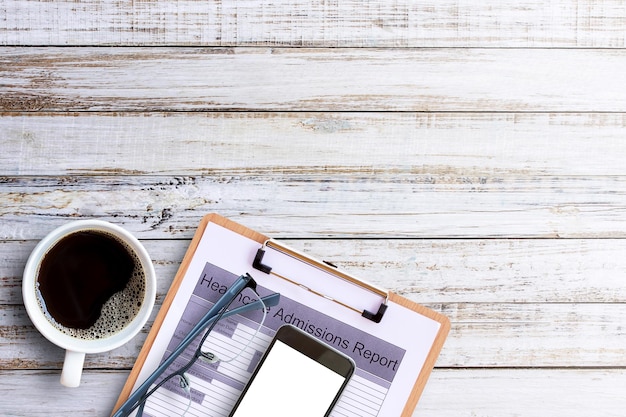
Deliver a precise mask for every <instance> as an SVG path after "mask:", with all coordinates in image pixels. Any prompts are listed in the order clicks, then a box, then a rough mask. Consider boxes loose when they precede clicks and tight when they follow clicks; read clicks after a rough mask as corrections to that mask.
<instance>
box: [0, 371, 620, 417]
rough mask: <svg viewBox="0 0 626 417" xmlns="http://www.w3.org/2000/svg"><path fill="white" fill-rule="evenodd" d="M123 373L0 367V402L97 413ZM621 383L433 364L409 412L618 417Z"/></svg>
mask: <svg viewBox="0 0 626 417" xmlns="http://www.w3.org/2000/svg"><path fill="white" fill-rule="evenodd" d="M127 374H128V373H127V372H125V371H106V370H105V371H97V372H95V371H86V372H85V373H84V375H83V381H82V384H81V386H80V387H79V388H77V389H67V388H64V387H62V386H61V385H60V384H59V375H58V373H57V372H56V371H19V372H17V371H0V392H3V393H4V394H5V395H2V396H0V409H2V410H3V413H4V415H6V416H15V417H25V416H28V417H32V416H46V417H47V416H52V415H54V416H67V415H72V416H85V417H102V416H105V415H108V414H109V413H110V411H111V409H112V407H113V404H114V403H115V400H116V399H117V396H118V394H119V392H120V391H121V389H122V385H123V383H124V381H125V379H126V377H127ZM624 384H626V371H624V370H623V369H616V370H576V369H573V370H569V369H568V370H560V369H539V370H525V369H511V370H507V371H506V372H503V371H501V370H489V369H487V370H483V369H461V370H441V369H435V371H434V372H433V374H432V376H431V377H430V379H429V381H428V383H427V384H426V389H425V391H424V393H423V395H422V398H421V400H420V402H419V404H418V405H417V408H416V410H415V412H414V413H413V417H426V416H429V417H491V416H501V417H534V416H541V415H545V414H546V413H550V412H565V411H567V415H568V416H570V417H588V416H591V415H593V416H603V417H622V416H623V411H624V409H625V408H626V396H624V395H623V387H624ZM24 393H33V394H32V395H29V396H28V397H26V396H25V394H24ZM35 393H41V395H38V396H35ZM44 393H45V394H44ZM13 398H25V400H24V401H21V402H19V403H18V402H16V401H13V400H12V399H13ZM26 398H28V399H26ZM35 398H36V399H37V400H35Z"/></svg>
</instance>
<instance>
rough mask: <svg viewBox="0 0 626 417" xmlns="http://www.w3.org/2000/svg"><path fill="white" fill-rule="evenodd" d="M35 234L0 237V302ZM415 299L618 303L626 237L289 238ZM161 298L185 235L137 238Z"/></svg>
mask: <svg viewBox="0 0 626 417" xmlns="http://www.w3.org/2000/svg"><path fill="white" fill-rule="evenodd" d="M36 243H37V242H36V241H24V242H22V241H10V242H0V304H11V305H21V304H22V296H21V284H22V282H21V281H22V273H23V269H24V265H25V263H26V259H27V257H28V255H29V254H30V252H31V251H32V249H33V248H34V246H35V244H36ZM287 243H288V244H289V245H290V246H292V247H294V248H296V249H299V250H301V251H303V252H305V253H308V254H310V255H311V256H314V257H316V258H318V259H325V260H328V261H330V262H331V263H333V264H335V265H337V266H339V267H341V268H342V269H344V270H346V271H347V272H350V273H351V274H353V275H355V276H358V277H360V278H362V279H365V280H367V281H369V282H372V283H375V284H377V285H379V286H381V287H383V288H387V289H389V290H392V291H394V292H396V293H399V294H401V295H403V296H405V297H407V298H409V299H411V300H413V301H415V302H418V303H422V304H423V303H444V304H447V303H500V302H503V303H624V302H626V286H625V285H624V279H623V273H624V271H626V257H624V256H623V254H624V253H626V240H624V239H560V240H557V239H528V240H512V239H507V240H494V239H487V240H482V239H479V240H474V239H470V240H452V239H443V240H412V239H400V240H382V239H374V240H355V239H348V240H329V239H320V240H317V239H314V240H289V241H287ZM143 244H144V245H145V247H146V248H147V250H148V252H149V253H150V255H151V257H152V260H153V263H154V266H155V269H156V273H157V277H158V278H159V279H158V282H159V286H158V290H157V299H158V301H160V300H162V298H163V296H164V294H165V292H166V291H167V289H168V288H169V285H170V283H171V280H172V278H173V277H174V275H175V274H176V271H177V270H178V267H179V265H180V261H181V259H182V258H183V255H184V253H185V251H186V249H187V246H188V245H189V241H188V240H169V239H168V240H144V241H143Z"/></svg>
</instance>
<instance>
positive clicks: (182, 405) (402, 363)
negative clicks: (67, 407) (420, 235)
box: [135, 223, 441, 417]
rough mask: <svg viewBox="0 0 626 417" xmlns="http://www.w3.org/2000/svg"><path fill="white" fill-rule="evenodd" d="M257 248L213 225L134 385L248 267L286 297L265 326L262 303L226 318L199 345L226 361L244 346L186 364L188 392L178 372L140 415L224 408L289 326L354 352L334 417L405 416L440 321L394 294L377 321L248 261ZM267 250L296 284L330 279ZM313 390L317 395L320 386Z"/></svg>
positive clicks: (370, 303)
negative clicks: (211, 360)
mask: <svg viewBox="0 0 626 417" xmlns="http://www.w3.org/2000/svg"><path fill="white" fill-rule="evenodd" d="M259 246H260V245H259V243H258V242H256V241H254V240H250V239H248V238H246V237H244V236H242V235H240V234H238V233H235V232H233V231H230V230H228V229H226V228H223V227H221V226H219V225H216V224H214V223H209V224H208V225H207V227H206V229H205V231H204V234H203V236H202V238H201V240H200V242H199V245H198V247H197V249H196V251H195V255H194V257H193V259H192V261H191V263H190V264H189V266H188V268H187V271H186V273H185V277H184V278H183V281H182V284H181V287H180V288H179V290H178V292H177V294H176V298H175V299H174V301H173V302H172V305H171V307H170V310H169V311H168V314H167V316H166V318H165V321H164V322H163V324H162V326H161V328H160V330H159V333H158V335H157V336H156V339H155V341H154V343H153V345H152V349H151V350H150V352H149V354H148V357H147V359H146V361H145V362H144V365H143V367H142V369H141V371H140V373H139V377H138V379H137V382H136V384H135V389H136V388H137V387H138V386H139V385H140V384H141V383H142V382H143V381H144V380H145V379H146V378H147V377H148V375H150V373H152V371H153V370H154V369H156V368H157V367H158V365H159V364H160V363H161V362H162V361H163V360H164V359H165V358H167V357H168V355H169V354H170V352H171V351H172V350H173V349H174V348H175V347H176V346H177V345H178V344H179V343H180V341H181V340H182V338H183V337H184V336H185V335H186V334H188V333H189V331H190V330H191V328H192V327H193V326H194V325H195V324H196V323H197V322H198V321H199V319H200V317H202V316H203V315H204V314H205V313H206V312H207V311H208V310H209V308H210V307H211V306H212V305H213V304H214V303H215V302H216V301H217V300H218V299H219V298H220V296H221V295H222V294H223V292H224V291H225V289H226V288H227V287H229V286H230V285H231V284H232V283H233V282H234V281H235V280H236V279H237V277H238V276H240V275H242V274H245V273H249V274H250V275H252V276H253V278H254V279H255V280H256V281H257V283H258V285H259V287H258V288H257V290H258V292H259V293H260V295H261V296H265V295H269V294H271V293H274V292H278V293H280V295H281V298H280V302H279V304H278V305H277V306H274V307H271V308H270V310H269V312H268V313H267V316H266V319H265V321H264V322H263V325H262V326H260V323H261V319H262V313H261V311H260V310H258V311H253V312H250V313H246V314H244V315H234V316H231V317H228V318H226V319H222V320H220V321H219V322H218V324H217V325H216V327H215V329H214V330H213V331H212V332H211V335H210V337H209V338H208V339H207V341H206V342H205V343H204V344H203V350H211V351H212V352H214V353H216V354H217V355H218V356H219V357H221V358H225V359H229V358H232V357H234V356H236V355H237V353H239V352H241V354H240V355H238V356H237V357H236V359H234V360H232V361H230V362H225V361H222V362H217V363H214V364H209V363H205V362H202V361H196V363H194V365H193V366H192V367H191V369H190V370H189V372H188V377H189V380H190V386H191V390H190V391H189V392H186V391H184V390H183V389H181V388H180V387H179V384H178V379H177V378H173V379H172V381H170V382H169V383H167V384H165V385H164V386H162V387H161V388H159V389H158V390H157V391H156V392H155V394H153V395H152V396H151V397H150V398H149V399H148V400H147V402H146V406H145V409H144V416H152V417H157V416H168V417H169V416H173V415H183V414H184V415H185V416H212V417H226V416H228V414H229V412H230V411H231V409H232V407H233V406H234V404H235V402H236V400H237V398H238V396H239V395H240V393H241V391H242V390H243V388H244V386H245V384H246V382H247V381H248V379H249V378H250V376H251V374H252V372H253V370H254V368H255V366H256V364H257V363H258V361H259V360H260V358H261V356H262V355H263V353H264V352H265V350H266V348H267V346H268V345H269V342H270V340H271V339H272V337H273V335H274V334H275V332H276V331H277V330H278V328H279V327H280V326H282V325H284V324H291V325H293V326H296V327H298V328H300V329H301V330H303V331H305V332H307V333H309V334H310V335H312V336H314V337H316V338H318V339H319V340H321V341H323V342H325V343H327V344H329V345H330V346H332V347H333V348H335V349H337V350H339V351H341V352H343V353H344V354H346V355H347V356H349V357H351V358H352V359H353V360H354V362H355V364H356V370H355V373H354V375H353V377H352V378H351V380H350V382H349V383H348V386H347V388H346V389H345V391H344V392H343V394H342V396H341V398H340V399H339V401H338V403H337V404H336V405H335V407H334V409H333V411H332V413H331V416H333V417H346V416H355V417H366V416H367V417H369V416H399V415H400V414H401V413H402V410H403V409H404V406H405V404H406V402H407V399H408V397H409V395H410V393H411V390H412V389H413V387H414V385H415V383H416V380H417V378H418V376H419V374H420V372H421V370H422V367H423V366H424V362H425V360H426V358H427V356H428V354H429V352H430V349H431V347H432V345H433V343H434V341H435V338H436V337H437V334H438V331H439V328H440V326H441V324H440V323H439V322H437V321H436V320H433V319H430V318H428V317H425V316H422V315H420V314H417V313H416V312H414V311H412V310H409V309H407V308H405V307H403V306H400V305H398V304H395V303H393V302H391V301H390V302H388V308H387V311H386V312H385V314H384V317H383V319H382V321H381V323H375V322H373V321H371V320H368V319H366V318H363V317H361V315H359V314H358V313H356V312H354V311H352V310H350V309H348V308H346V307H344V306H342V305H340V304H338V303H336V302H333V301H332V300H329V299H327V298H324V297H321V296H319V295H316V294H314V293H312V292H311V291H308V290H307V289H304V288H302V287H300V286H298V285H294V284H292V283H289V282H287V281H285V280H281V279H280V278H277V277H275V276H272V275H267V274H264V273H263V272H260V271H257V270H255V269H254V268H252V262H253V260H254V256H255V254H256V252H257V250H258V249H259ZM268 255H269V256H268V257H266V258H264V263H265V262H268V263H270V264H271V265H272V267H273V268H275V269H278V268H279V267H281V270H283V271H289V272H290V273H291V274H293V275H292V276H291V277H290V278H292V279H294V280H296V281H298V282H302V281H306V282H311V283H315V282H318V283H322V284H324V283H327V282H332V280H333V279H334V278H333V277H329V276H328V274H327V273H326V272H324V271H321V270H319V269H317V268H315V267H312V266H309V265H307V264H305V263H303V262H297V264H298V265H295V264H294V262H295V261H294V260H293V258H290V257H288V256H286V255H282V254H280V253H273V254H271V255H270V254H269V252H268ZM329 285H332V284H329ZM344 296H345V297H347V298H349V299H350V302H351V303H352V304H351V305H355V306H359V305H360V304H359V302H360V301H361V300H365V303H366V305H364V306H362V307H363V308H367V309H368V310H369V309H371V310H373V311H376V310H377V307H376V305H375V303H376V300H373V299H372V296H371V294H367V291H365V290H364V289H361V288H359V287H357V286H352V288H351V289H350V291H347V294H344ZM245 302H247V300H245V299H241V300H237V301H236V302H235V303H234V304H233V306H234V307H235V306H237V305H240V304H241V303H245ZM257 330H258V331H257ZM255 335H256V336H255ZM198 339H200V337H199V338H198ZM251 339H252V342H251V343H250V344H249V346H247V348H245V349H244V347H245V346H246V344H247V343H248V342H249V341H250V340H251ZM198 343H199V340H198V341H195V342H194V343H192V344H191V346H190V347H188V349H187V351H186V352H185V353H184V354H183V355H181V356H180V357H179V358H178V360H177V361H176V362H175V363H174V364H173V365H171V366H170V368H171V369H172V370H175V369H177V368H178V367H180V366H182V365H183V364H185V363H186V362H187V361H188V360H189V359H190V357H191V355H193V352H194V351H195V350H196V348H197V347H198ZM308 395H309V397H310V401H311V402H312V403H314V402H315V395H316V393H315V390H312V391H311V392H310V393H308ZM302 407H306V404H302ZM294 415H298V414H297V412H295V413H294Z"/></svg>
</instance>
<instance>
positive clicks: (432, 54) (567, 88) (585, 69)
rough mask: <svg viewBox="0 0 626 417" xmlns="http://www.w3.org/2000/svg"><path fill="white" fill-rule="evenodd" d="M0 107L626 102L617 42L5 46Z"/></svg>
mask: <svg viewBox="0 0 626 417" xmlns="http://www.w3.org/2000/svg"><path fill="white" fill-rule="evenodd" d="M0 80H1V81H2V84H3V85H4V91H5V93H4V94H2V95H1V96H0V110H4V111H27V110H28V111H35V110H37V111H41V110H59V111H70V110H82V111H97V110H107V111H124V110H133V111H157V110H176V111H186V110H194V111H198V110H263V111H271V110H283V111H289V110H297V111H333V110H338V111H361V110H362V111H446V112H451V111H473V112H501V111H514V112H515V111H517V112H519V111H541V112H559V111H564V112H594V111H597V112H623V111H626V51H625V50H621V49H618V50H611V49H572V50H570V49H567V50H562V49H534V50H533V49H454V48H452V49H448V48H445V49H376V48H374V49H354V48H352V49H344V48H336V49H329V48H322V49H306V48H303V49H293V48H283V49H276V48H171V47H170V48H147V47H137V48H87V47H85V48H37V47H29V48H6V47H5V48H0Z"/></svg>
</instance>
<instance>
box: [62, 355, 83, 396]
mask: <svg viewBox="0 0 626 417" xmlns="http://www.w3.org/2000/svg"><path fill="white" fill-rule="evenodd" d="M84 363H85V354H84V353H83V352H74V351H72V350H66V351H65V361H64V362H63V371H62V372H61V384H62V385H65V386H66V387H71V388H76V387H78V386H79V385H80V376H81V375H82V373H83V364H84Z"/></svg>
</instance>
